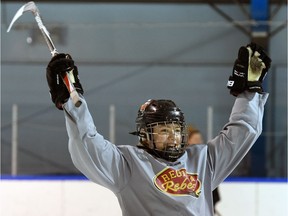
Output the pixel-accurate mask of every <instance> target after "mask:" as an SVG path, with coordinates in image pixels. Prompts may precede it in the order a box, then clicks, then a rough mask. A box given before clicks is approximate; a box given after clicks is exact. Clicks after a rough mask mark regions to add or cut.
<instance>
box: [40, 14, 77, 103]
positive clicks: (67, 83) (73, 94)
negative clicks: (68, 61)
mask: <svg viewBox="0 0 288 216" xmlns="http://www.w3.org/2000/svg"><path fill="white" fill-rule="evenodd" d="M34 15H35V20H36V22H37V24H38V27H39V29H40V30H41V33H42V35H43V37H44V39H45V41H46V43H47V45H48V48H49V50H50V52H51V55H52V56H55V55H57V54H58V51H57V49H56V47H55V45H54V43H53V41H52V38H51V37H50V33H49V32H48V30H47V29H46V27H45V26H44V24H43V22H42V19H41V17H40V14H39V13H38V12H35V13H34ZM61 78H62V80H63V82H64V84H65V86H66V87H67V90H68V91H69V94H70V97H71V99H72V101H73V103H74V105H75V106H76V107H79V106H80V105H81V104H82V102H81V100H80V97H79V94H78V92H77V91H76V89H75V87H74V85H73V82H72V81H71V79H70V78H69V74H68V73H67V72H66V74H65V75H64V76H61Z"/></svg>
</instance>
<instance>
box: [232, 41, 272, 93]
mask: <svg viewBox="0 0 288 216" xmlns="http://www.w3.org/2000/svg"><path fill="white" fill-rule="evenodd" d="M270 65H271V59H270V58H269V56H268V55H267V54H266V52H265V51H264V49H263V48H262V47H261V46H259V45H257V44H255V43H250V44H248V45H247V46H246V47H244V46H242V47H240V49H239V52H238V58H237V59H236V61H235V63H234V67H233V72H232V76H230V77H229V80H228V83H227V87H228V89H230V93H231V94H232V95H234V96H237V95H238V94H240V93H242V92H243V91H245V90H247V91H250V92H258V93H262V92H263V87H262V82H263V80H264V78H265V76H266V74H267V72H268V69H269V68H270Z"/></svg>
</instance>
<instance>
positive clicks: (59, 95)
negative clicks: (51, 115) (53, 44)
mask: <svg viewBox="0 0 288 216" xmlns="http://www.w3.org/2000/svg"><path fill="white" fill-rule="evenodd" d="M66 72H68V73H69V74H70V75H71V77H73V85H74V87H75V89H76V91H77V92H78V93H80V94H83V93H84V91H83V88H82V85H81V83H80V80H79V77H78V69H77V67H76V66H75V65H74V61H73V59H72V57H71V56H70V55H69V54H64V53H60V54H57V55H56V56H54V57H53V58H52V59H51V60H50V62H49V64H48V66H47V68H46V79H47V82H48V86H49V89H50V95H51V99H52V102H53V103H54V104H55V106H56V107H57V108H58V109H60V110H62V109H63V108H62V106H63V104H64V103H65V102H66V101H67V100H68V98H69V97H70V94H69V92H68V90H67V87H66V86H65V84H64V82H63V80H62V78H61V76H64V74H65V73H66Z"/></svg>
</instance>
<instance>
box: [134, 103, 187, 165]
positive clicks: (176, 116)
mask: <svg viewBox="0 0 288 216" xmlns="http://www.w3.org/2000/svg"><path fill="white" fill-rule="evenodd" d="M166 123H175V124H178V125H180V127H181V136H182V140H181V144H180V148H178V149H173V150H158V149H156V146H155V144H154V143H153V138H152V126H153V125H156V124H166ZM184 128H185V120H184V114H183V112H182V111H181V110H180V108H179V107H177V106H176V104H175V103H174V102H173V101H172V100H163V99H161V100H152V99H150V100H148V101H147V102H145V103H144V104H143V105H142V106H141V107H140V109H139V110H138V115H137V118H136V132H134V133H132V134H134V135H137V136H138V137H139V140H140V143H141V144H142V145H143V146H144V147H145V148H146V149H147V148H148V149H147V150H148V152H149V153H150V154H153V155H155V156H157V157H160V158H163V159H165V160H168V161H176V160H177V159H178V158H179V157H181V156H182V155H183V154H184V152H185V147H186V137H187V136H186V134H187V133H186V130H185V129H184ZM149 141H150V142H149ZM151 142H152V143H151ZM148 143H149V144H148Z"/></svg>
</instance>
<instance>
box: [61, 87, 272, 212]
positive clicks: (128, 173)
mask: <svg viewBox="0 0 288 216" xmlns="http://www.w3.org/2000/svg"><path fill="white" fill-rule="evenodd" d="M267 97H268V94H266V93H264V94H258V93H248V92H245V93H243V94H241V95H239V96H238V97H237V98H236V100H235V103H234V106H233V109H232V112H231V115H230V118H229V122H228V123H227V124H226V125H225V126H224V127H223V129H222V131H220V133H219V135H218V136H216V137H215V138H214V139H212V140H210V141H209V142H208V143H207V144H203V145H202V144H200V145H192V146H190V147H188V148H187V150H186V152H185V154H184V155H183V156H182V157H181V158H179V159H178V160H177V161H176V162H173V163H171V162H167V161H164V160H161V159H159V158H155V157H154V156H152V155H150V154H149V153H147V152H146V151H145V150H143V149H140V148H138V147H134V146H130V145H123V146H116V145H114V144H112V143H110V142H109V141H108V140H105V139H104V138H103V136H102V135H101V134H99V133H98V131H97V130H96V126H95V124H94V122H93V119H92V117H91V114H90V112H89V110H88V107H87V104H86V101H85V99H84V98H83V97H82V105H81V106H80V107H79V108H76V107H75V106H74V105H73V103H72V101H71V99H69V101H68V102H67V103H66V104H65V107H64V109H65V118H66V127H67V132H68V135H69V151H70V154H71V157H72V160H73V163H74V164H75V166H76V167H77V168H78V169H79V170H80V171H81V172H82V173H83V174H84V175H85V176H86V177H87V178H89V179H90V180H91V181H93V182H95V183H97V184H99V185H102V186H104V187H106V188H108V189H110V190H111V191H113V192H114V194H115V195H116V196H117V198H118V201H119V204H120V207H121V209H122V213H123V215H125V216H135V215H138V216H151V215H152V216H156V215H157V216H159V215H173V216H176V215H178V216H180V215H181V216H184V215H185V216H188V215H189V216H192V215H194V216H196V215H197V216H204V215H205V216H210V215H213V204H212V190H213V189H215V188H216V187H217V186H218V185H219V184H220V183H221V182H223V180H224V179H225V178H226V177H227V176H228V175H229V174H230V173H231V172H232V171H233V169H234V168H235V167H236V166H237V164H238V163H239V162H240V161H241V159H242V158H243V157H244V156H245V154H246V153H247V152H248V151H249V149H250V148H251V147H252V145H253V144H254V143H255V141H256V139H257V138H258V136H259V135H260V133H261V131H262V118H263V111H264V104H265V102H266V100H267Z"/></svg>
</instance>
